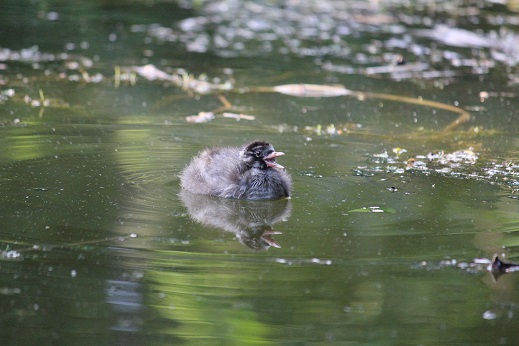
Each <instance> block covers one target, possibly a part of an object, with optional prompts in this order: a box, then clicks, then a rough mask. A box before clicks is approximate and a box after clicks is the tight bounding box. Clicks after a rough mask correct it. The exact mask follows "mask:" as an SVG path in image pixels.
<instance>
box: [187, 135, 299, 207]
mask: <svg viewBox="0 0 519 346" xmlns="http://www.w3.org/2000/svg"><path fill="white" fill-rule="evenodd" d="M281 155H284V154H283V153H282V152H276V151H275V150H274V148H273V147H272V146H271V145H270V144H269V143H267V142H264V141H254V142H251V143H248V144H246V145H245V146H243V147H242V148H209V149H206V150H204V151H202V152H201V153H200V154H199V155H197V156H196V157H195V158H193V160H192V161H191V163H190V164H189V165H188V166H187V167H186V168H185V169H184V171H183V172H182V175H181V176H180V182H181V185H182V188H183V189H185V190H187V191H189V192H191V193H195V194H200V195H209V196H215V197H224V198H236V199H249V200H260V199H279V198H283V197H289V196H290V191H291V188H292V180H291V179H290V176H289V175H288V174H287V173H286V172H285V171H284V167H283V166H281V165H280V164H278V163H277V162H276V158H277V157H278V156H281Z"/></svg>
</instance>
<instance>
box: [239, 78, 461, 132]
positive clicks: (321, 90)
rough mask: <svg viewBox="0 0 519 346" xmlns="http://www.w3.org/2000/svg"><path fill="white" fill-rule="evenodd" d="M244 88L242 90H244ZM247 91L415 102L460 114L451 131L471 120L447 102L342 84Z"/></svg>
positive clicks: (450, 128) (287, 85)
mask: <svg viewBox="0 0 519 346" xmlns="http://www.w3.org/2000/svg"><path fill="white" fill-rule="evenodd" d="M244 91H245V90H242V91H241V92H244ZM246 91H247V92H271V93H272V92H276V93H280V94H283V95H290V96H297V97H338V96H355V97H357V98H359V99H361V100H363V99H367V98H371V99H380V100H388V101H395V102H402V103H408V104H415V105H419V106H424V107H431V108H438V109H442V110H445V111H449V112H453V113H457V114H459V116H458V117H457V118H456V119H455V120H454V121H452V122H451V123H449V125H447V126H446V127H445V128H443V130H442V132H450V131H452V130H454V129H456V128H457V127H458V126H460V125H461V124H463V123H465V122H467V121H469V120H470V113H469V112H467V111H466V110H464V109H462V108H460V107H456V106H452V105H448V104H446V103H442V102H437V101H431V100H424V99H422V98H414V97H407V96H399V95H392V94H384V93H371V92H363V91H355V90H350V89H347V88H345V87H344V86H342V85H318V84H285V85H278V86H274V87H257V88H251V89H246Z"/></svg>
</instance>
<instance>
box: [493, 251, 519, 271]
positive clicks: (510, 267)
mask: <svg viewBox="0 0 519 346" xmlns="http://www.w3.org/2000/svg"><path fill="white" fill-rule="evenodd" d="M490 270H491V271H492V272H495V273H510V272H514V271H518V270H519V263H505V262H503V261H501V260H500V259H499V257H498V256H497V255H495V256H494V258H493V259H492V263H491V264H490Z"/></svg>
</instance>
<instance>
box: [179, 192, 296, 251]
mask: <svg viewBox="0 0 519 346" xmlns="http://www.w3.org/2000/svg"><path fill="white" fill-rule="evenodd" d="M180 197H181V198H182V201H183V202H184V204H185V206H186V208H187V211H188V212H189V215H190V216H191V217H192V218H193V219H194V220H196V221H198V222H200V223H201V224H203V225H206V226H212V227H216V228H220V229H223V230H226V231H228V232H233V233H234V234H235V235H236V238H238V240H239V241H240V242H241V243H243V244H245V245H246V246H248V247H250V248H251V249H254V250H266V249H268V248H269V247H271V246H274V247H280V245H279V244H278V243H277V242H276V241H275V240H274V239H272V235H273V234H280V232H276V231H274V230H272V228H271V225H273V224H275V223H278V222H280V221H286V220H288V218H289V216H290V211H291V204H290V200H288V199H282V200H274V201H246V200H238V199H223V198H217V197H210V196H205V195H197V194H193V193H190V192H188V191H184V190H183V191H182V192H181V193H180Z"/></svg>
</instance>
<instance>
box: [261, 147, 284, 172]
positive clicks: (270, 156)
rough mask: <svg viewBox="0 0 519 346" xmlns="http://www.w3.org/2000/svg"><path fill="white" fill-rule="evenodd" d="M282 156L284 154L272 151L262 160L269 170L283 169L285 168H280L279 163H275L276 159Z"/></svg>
mask: <svg viewBox="0 0 519 346" xmlns="http://www.w3.org/2000/svg"><path fill="white" fill-rule="evenodd" d="M283 155H285V153H283V152H281V151H273V152H271V153H270V154H268V155H267V156H265V157H264V158H263V160H264V161H265V163H266V164H267V166H269V167H271V168H279V169H285V167H283V166H281V165H280V164H279V163H277V162H276V161H275V159H276V157H278V156H283Z"/></svg>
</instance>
